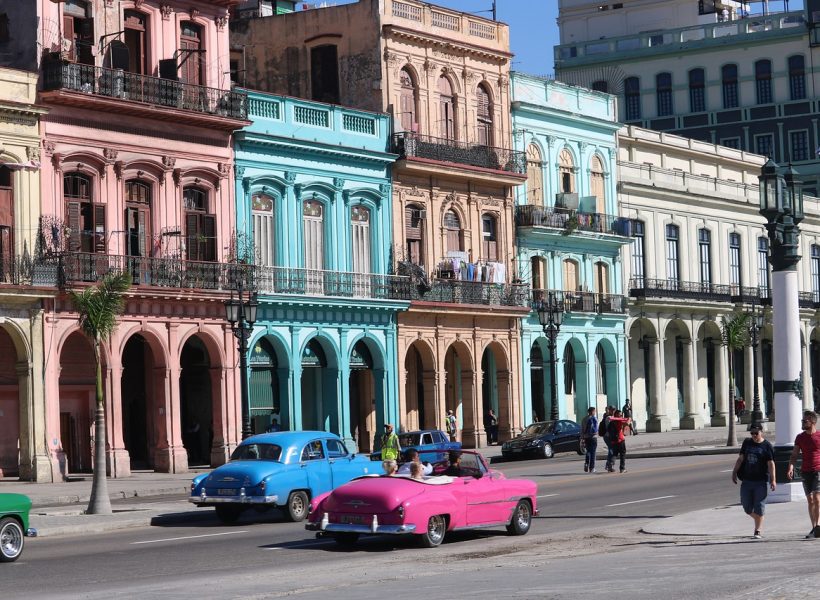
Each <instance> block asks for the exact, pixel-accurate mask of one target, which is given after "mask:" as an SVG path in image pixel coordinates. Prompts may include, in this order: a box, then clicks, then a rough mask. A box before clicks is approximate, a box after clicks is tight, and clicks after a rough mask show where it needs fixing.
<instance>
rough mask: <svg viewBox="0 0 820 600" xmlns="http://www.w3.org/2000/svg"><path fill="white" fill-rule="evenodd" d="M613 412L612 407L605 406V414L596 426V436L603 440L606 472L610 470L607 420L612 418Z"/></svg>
mask: <svg viewBox="0 0 820 600" xmlns="http://www.w3.org/2000/svg"><path fill="white" fill-rule="evenodd" d="M613 412H615V407H614V406H607V407H606V412H605V413H604V417H603V418H602V419H601V422H600V424H599V425H598V435H599V436H600V437H602V438H604V444H606V470H607V471H611V470H612V446H611V445H610V443H609V419H610V417H611V416H612V413H613Z"/></svg>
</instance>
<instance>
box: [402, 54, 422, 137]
mask: <svg viewBox="0 0 820 600" xmlns="http://www.w3.org/2000/svg"><path fill="white" fill-rule="evenodd" d="M399 83H400V85H401V90H400V91H399V122H400V123H401V128H402V129H403V130H404V131H412V132H414V133H417V132H418V130H419V123H418V116H417V115H418V87H417V86H416V83H415V81H413V76H412V75H411V74H410V72H409V71H408V70H407V69H402V70H401V72H400V73H399Z"/></svg>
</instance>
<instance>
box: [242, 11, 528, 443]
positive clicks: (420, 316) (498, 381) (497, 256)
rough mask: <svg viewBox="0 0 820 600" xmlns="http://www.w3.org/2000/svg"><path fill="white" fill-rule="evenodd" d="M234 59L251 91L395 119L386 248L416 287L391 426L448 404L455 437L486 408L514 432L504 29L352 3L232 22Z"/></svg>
mask: <svg viewBox="0 0 820 600" xmlns="http://www.w3.org/2000/svg"><path fill="white" fill-rule="evenodd" d="M231 56H232V59H233V63H234V64H235V65H241V69H240V70H241V72H239V73H238V74H237V79H238V80H239V82H244V83H245V84H246V85H247V86H248V87H254V88H258V89H263V90H266V91H271V92H274V93H285V94H290V95H294V96H299V97H304V98H311V99H314V100H321V101H324V102H331V103H340V104H343V105H347V106H355V107H358V108H364V109H368V110H378V111H387V112H389V113H391V114H392V116H393V122H394V135H393V136H392V138H391V150H392V151H393V152H395V153H397V154H398V155H399V157H400V158H399V160H398V161H397V163H396V164H395V166H394V169H393V207H394V210H393V231H394V239H393V242H394V256H395V258H396V265H397V272H398V273H399V274H411V275H413V276H414V278H415V281H416V283H417V284H418V285H417V286H416V287H415V290H416V296H415V299H414V301H413V302H412V304H411V306H410V309H409V310H408V311H407V312H403V313H400V314H399V323H398V365H397V367H398V370H399V407H400V408H399V415H400V421H401V422H400V426H401V427H403V428H404V429H416V428H419V427H443V424H444V416H445V414H446V411H447V410H448V409H452V410H454V411H455V412H456V414H457V418H458V422H459V440H462V441H463V442H464V443H465V444H466V445H469V446H482V445H484V444H485V443H486V436H485V431H484V426H483V421H484V416H485V415H486V413H487V410H488V409H490V408H493V409H494V410H495V412H496V414H497V415H498V417H499V434H500V435H499V438H500V440H502V441H503V440H504V439H506V438H508V437H510V436H511V435H512V433H513V431H514V430H516V429H518V428H520V427H521V426H522V425H523V423H522V413H521V389H520V379H521V378H520V375H519V373H520V369H521V351H520V343H519V340H520V320H521V318H522V317H524V316H526V315H527V314H528V313H529V310H528V309H527V308H525V307H526V306H527V300H528V288H527V287H526V286H524V285H520V284H517V283H516V282H514V281H513V277H514V273H513V266H514V263H513V261H514V258H515V254H514V249H513V247H514V212H513V211H514V203H513V190H514V188H515V186H517V185H519V184H521V183H523V182H524V181H525V180H526V163H525V158H524V154H523V153H522V152H515V151H513V150H512V135H511V130H510V100H509V70H510V61H511V59H512V54H511V53H510V50H509V29H508V27H507V25H505V24H503V23H496V22H493V21H490V20H487V19H483V18H481V17H476V16H474V15H470V14H466V13H461V12H457V11H453V10H449V9H446V8H443V7H439V6H435V5H431V4H427V3H423V2H417V1H415V0H404V1H398V0H382V1H378V0H360V1H359V2H357V3H354V4H347V5H343V6H335V7H328V8H320V9H315V10H308V11H303V12H296V13H291V14H285V15H278V16H269V17H263V18H260V17H252V16H251V17H243V18H240V19H237V20H235V21H232V22H231ZM243 80H244V81H243Z"/></svg>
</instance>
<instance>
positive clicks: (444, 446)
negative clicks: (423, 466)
mask: <svg viewBox="0 0 820 600" xmlns="http://www.w3.org/2000/svg"><path fill="white" fill-rule="evenodd" d="M399 445H400V446H401V449H402V451H404V450H407V449H408V448H415V449H416V450H418V451H419V452H428V451H431V450H440V451H441V454H440V455H433V454H432V453H428V456H431V459H430V460H433V461H434V462H435V461H439V460H444V459H446V458H447V453H448V452H449V451H450V450H461V442H451V441H450V438H449V437H447V434H445V433H444V432H443V431H441V430H440V429H422V430H420V431H405V432H404V433H400V434H399ZM381 455H382V454H381V450H379V451H377V452H373V453H372V454H371V455H370V460H381ZM433 457H434V458H433Z"/></svg>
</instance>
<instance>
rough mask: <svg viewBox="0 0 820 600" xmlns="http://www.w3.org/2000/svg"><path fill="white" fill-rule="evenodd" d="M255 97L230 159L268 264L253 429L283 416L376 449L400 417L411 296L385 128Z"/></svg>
mask: <svg viewBox="0 0 820 600" xmlns="http://www.w3.org/2000/svg"><path fill="white" fill-rule="evenodd" d="M249 101H250V103H249V106H250V115H249V116H250V119H251V121H252V123H251V124H250V125H249V126H247V127H246V128H244V129H243V130H241V131H239V132H238V133H237V134H236V142H235V152H236V174H237V177H236V198H237V227H238V229H239V231H241V232H242V233H243V234H244V235H245V236H246V237H247V239H249V240H252V242H253V243H252V252H253V254H254V259H255V260H254V262H255V263H256V264H257V265H258V266H259V271H258V275H257V285H256V289H257V290H258V294H259V303H260V306H259V309H258V314H257V321H256V330H255V333H254V336H253V338H252V339H251V345H250V348H251V351H250V356H249V359H250V365H251V373H250V382H249V383H250V386H249V388H250V400H251V417H252V420H253V423H254V431H255V432H260V431H264V430H265V428H266V427H267V425H268V424H269V423H270V421H271V418H273V417H275V418H277V419H278V420H279V424H280V426H281V427H282V428H283V429H319V430H324V431H332V432H334V433H337V434H339V435H340V436H341V437H342V438H343V439H344V440H345V442H346V443H347V444H348V445H349V446H350V448H351V450H352V451H355V452H369V451H371V450H373V440H374V438H375V436H376V434H377V433H379V432H380V431H381V428H382V425H383V424H384V423H392V422H396V421H398V420H399V419H398V411H399V406H398V401H397V398H398V379H397V373H396V363H397V359H396V324H397V314H398V312H399V311H401V310H405V309H406V308H407V306H408V305H409V291H410V283H409V278H407V277H397V276H395V275H388V272H389V271H390V269H391V268H392V264H391V250H392V238H393V236H392V228H393V215H392V207H391V203H392V194H391V191H392V190H391V185H390V167H391V165H392V163H393V162H394V161H395V159H396V155H394V154H390V153H388V152H387V151H386V148H387V145H388V136H389V130H390V119H389V117H388V116H387V115H385V114H383V113H369V112H365V111H361V110H354V109H349V108H343V107H340V106H334V105H329V104H321V103H318V102H311V101H307V100H299V99H295V98H290V97H282V96H273V95H270V94H263V93H260V92H249Z"/></svg>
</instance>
